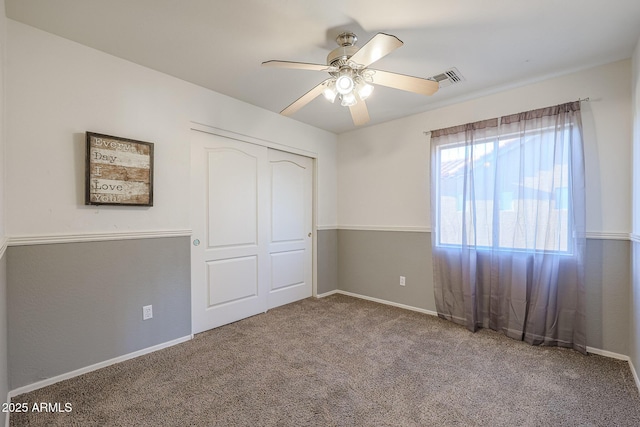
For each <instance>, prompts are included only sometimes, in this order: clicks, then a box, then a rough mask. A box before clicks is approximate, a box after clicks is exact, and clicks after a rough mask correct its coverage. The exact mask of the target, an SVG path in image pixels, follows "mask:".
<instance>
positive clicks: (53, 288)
mask: <svg viewBox="0 0 640 427" xmlns="http://www.w3.org/2000/svg"><path fill="white" fill-rule="evenodd" d="M6 257H7V283H8V288H7V298H8V301H10V302H11V304H10V305H9V307H8V310H7V311H8V344H9V357H8V364H9V386H10V387H11V389H15V388H18V387H21V386H24V385H27V384H31V383H34V382H38V381H41V380H44V379H47V378H50V377H54V376H57V375H61V374H65V373H68V372H71V371H74V370H76V369H80V368H84V367H87V366H90V365H92V364H95V363H99V362H104V361H106V360H109V359H113V358H115V357H118V356H122V355H126V354H128V353H131V352H134V351H137V350H141V349H144V348H147V347H151V346H154V345H157V344H161V343H165V342H167V341H171V340H174V339H177V338H181V337H184V336H187V335H190V334H191V285H190V258H189V257H190V246H189V238H187V237H172V238H158V239H141V240H121V241H106V242H87V243H65V244H50V245H33V246H17V247H10V248H8V250H7V255H6ZM149 304H151V305H153V319H150V320H146V321H143V320H142V307H143V306H144V305H149Z"/></svg>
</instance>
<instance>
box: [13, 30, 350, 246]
mask: <svg viewBox="0 0 640 427" xmlns="http://www.w3.org/2000/svg"><path fill="white" fill-rule="evenodd" d="M203 54H205V53H203ZM7 81H8V85H7V92H6V93H7V105H9V106H10V108H9V109H8V111H7V123H8V127H7V145H6V156H7V158H8V159H10V162H9V163H8V165H7V174H6V176H7V189H6V201H7V206H8V209H7V234H8V235H10V236H40V235H51V234H82V233H94V232H98V233H102V232H110V231H113V232H127V231H130V230H132V231H136V230H181V229H190V228H191V225H190V223H189V203H190V198H189V180H190V175H189V174H190V166H189V162H190V142H189V135H190V130H189V129H190V126H191V122H197V123H201V124H205V125H208V126H212V127H216V128H220V129H224V130H228V131H233V132H236V133H240V134H244V135H248V136H251V137H253V138H259V139H262V140H267V141H270V142H274V143H278V144H284V145H286V146H289V147H293V148H297V149H301V150H306V151H308V152H313V153H317V159H318V160H317V165H318V171H317V181H318V184H317V188H318V201H317V214H318V215H317V221H316V222H317V224H318V225H321V226H322V225H335V224H336V223H337V208H336V141H337V137H336V135H334V134H332V133H329V132H326V131H323V130H320V129H317V128H314V127H311V126H309V125H305V124H302V123H300V122H297V121H294V120H291V119H289V118H286V117H283V116H280V115H278V114H275V113H273V112H270V111H267V110H263V109H261V108H258V107H255V106H252V105H249V104H246V103H243V102H240V101H237V100H235V99H232V98H229V97H227V96H224V95H221V94H218V93H216V92H212V91H210V90H208V89H204V88H202V87H199V86H196V85H193V84H191V83H187V82H185V81H182V80H179V79H177V78H174V77H171V76H168V75H166V74H162V73H159V72H156V71H153V70H150V69H148V68H145V67H142V66H139V65H136V64H133V63H131V62H128V61H125V60H122V59H119V58H116V57H114V56H111V55H108V54H105V53H102V52H100V51H97V50H94V49H91V48H88V47H86V46H83V45H80V44H77V43H75V42H71V41H69V40H66V39H63V38H60V37H57V36H54V35H52V34H49V33H46V32H43V31H40V30H37V29H35V28H33V27H29V26H26V25H24V24H21V23H18V22H16V21H12V20H8V69H7ZM86 131H92V132H98V133H104V134H109V135H116V136H122V137H125V138H131V139H137V140H142V141H149V142H153V143H154V144H155V147H154V148H155V159H154V161H155V164H154V169H155V179H154V206H153V207H151V208H135V207H128V208H125V207H106V206H105V207H96V206H85V205H84V179H85V178H84V175H85V172H84V170H85V169H84V168H85V165H84V162H85V161H84V155H85V142H84V141H85V132H86Z"/></svg>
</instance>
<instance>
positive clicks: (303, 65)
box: [262, 61, 337, 71]
mask: <svg viewBox="0 0 640 427" xmlns="http://www.w3.org/2000/svg"><path fill="white" fill-rule="evenodd" d="M262 66H263V67H271V68H295V69H297V70H310V71H337V68H336V67H331V66H329V65H323V64H311V63H308V62H293V61H265V62H263V63H262Z"/></svg>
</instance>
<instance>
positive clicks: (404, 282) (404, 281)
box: [400, 276, 407, 286]
mask: <svg viewBox="0 0 640 427" xmlns="http://www.w3.org/2000/svg"><path fill="white" fill-rule="evenodd" d="M406 284H407V283H406V279H405V278H404V276H400V286H405V285H406Z"/></svg>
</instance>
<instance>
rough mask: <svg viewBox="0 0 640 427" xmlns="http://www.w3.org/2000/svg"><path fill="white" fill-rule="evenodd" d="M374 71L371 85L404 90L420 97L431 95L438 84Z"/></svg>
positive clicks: (402, 75)
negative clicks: (420, 95)
mask: <svg viewBox="0 0 640 427" xmlns="http://www.w3.org/2000/svg"><path fill="white" fill-rule="evenodd" d="M371 71H374V74H373V83H374V84H377V85H382V86H388V87H392V88H394V89H400V90H406V91H408V92H415V93H419V94H422V95H433V94H434V93H436V91H437V90H438V87H439V86H438V82H435V81H433V80H428V79H423V78H421V77H413V76H407V75H404V74H398V73H390V72H388V71H380V70H371Z"/></svg>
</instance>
